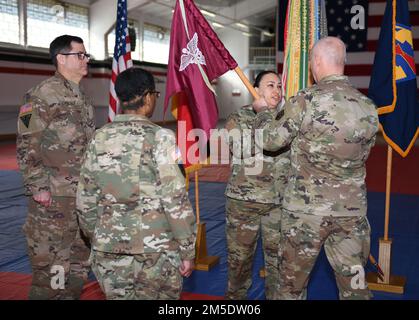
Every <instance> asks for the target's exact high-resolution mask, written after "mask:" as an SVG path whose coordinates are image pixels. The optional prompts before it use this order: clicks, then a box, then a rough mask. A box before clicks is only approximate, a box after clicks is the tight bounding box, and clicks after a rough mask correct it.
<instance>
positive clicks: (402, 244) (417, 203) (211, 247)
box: [0, 171, 419, 300]
mask: <svg viewBox="0 0 419 320" xmlns="http://www.w3.org/2000/svg"><path fill="white" fill-rule="evenodd" d="M225 187H226V184H225V183H217V182H201V183H200V184H199V190H200V201H199V205H200V213H201V217H200V218H201V222H205V224H206V232H207V238H206V239H207V250H208V254H209V255H214V256H219V257H220V262H219V264H217V265H216V266H215V267H214V268H213V269H211V270H210V271H209V272H204V271H195V272H194V273H193V274H192V276H191V277H189V278H187V279H185V281H184V287H183V290H184V291H185V292H192V293H200V294H208V295H214V296H224V293H225V290H226V286H227V252H226V236H225V208H224V207H225V197H224V190H225ZM189 195H190V200H191V203H192V205H193V206H195V189H194V184H193V183H192V184H191V187H190V190H189ZM368 201H369V203H368V204H369V205H368V218H369V221H370V224H371V228H372V236H371V253H372V254H373V255H374V256H375V257H376V258H378V239H379V238H380V237H382V236H383V232H384V201H385V195H384V194H383V193H376V192H370V193H368ZM26 208H27V199H26V197H25V196H24V190H23V187H22V179H21V176H20V174H19V173H18V172H15V171H0V272H18V273H27V274H29V273H31V268H30V264H29V259H28V256H27V254H26V241H25V238H24V235H23V233H22V230H21V229H22V225H23V223H24V221H25V218H26ZM389 232H390V235H389V236H390V237H391V238H393V247H392V274H395V275H403V276H406V277H407V285H406V288H405V294H403V295H398V294H387V293H382V292H373V294H374V299H377V300H381V299H392V300H398V299H419V277H418V276H417V272H418V270H419V256H418V252H419V196H411V195H398V194H396V195H393V196H392V199H391V214H390V230H389ZM262 267H263V256H262V250H261V241H259V242H258V247H257V249H256V259H255V261H254V265H253V284H252V287H251V288H250V289H249V292H248V298H249V299H258V300H260V299H264V298H265V295H264V281H263V279H262V278H260V277H259V270H260V268H262ZM370 270H371V271H373V269H372V268H370ZM367 271H369V270H367ZM308 298H309V299H327V300H330V299H337V298H338V294H337V288H336V284H335V280H334V277H333V271H332V269H331V267H330V265H329V264H328V262H327V258H326V256H325V254H324V251H322V252H321V253H320V256H319V259H318V260H317V262H316V265H315V267H314V269H313V272H312V275H311V280H310V283H309V287H308Z"/></svg>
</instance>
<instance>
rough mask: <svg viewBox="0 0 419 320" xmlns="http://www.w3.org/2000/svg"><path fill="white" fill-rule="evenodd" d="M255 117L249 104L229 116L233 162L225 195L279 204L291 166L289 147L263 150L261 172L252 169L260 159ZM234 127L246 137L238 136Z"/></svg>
mask: <svg viewBox="0 0 419 320" xmlns="http://www.w3.org/2000/svg"><path fill="white" fill-rule="evenodd" d="M270 112H272V114H276V113H277V112H278V111H277V110H276V109H275V110H271V111H270ZM255 118H256V113H255V112H254V110H253V107H252V106H245V107H242V108H240V109H239V110H238V111H236V112H233V113H232V114H231V115H230V116H229V117H228V119H227V122H226V125H225V128H226V129H227V130H228V132H229V137H228V138H229V140H228V142H227V141H226V143H228V145H229V148H230V154H231V156H232V166H231V174H230V178H229V181H228V184H227V188H226V192H225V195H226V196H227V197H229V198H233V199H237V200H244V201H252V202H259V203H277V204H279V203H280V202H281V197H282V194H283V191H284V188H285V185H286V181H287V177H288V170H289V167H290V160H289V153H290V152H289V148H287V147H285V148H283V149H282V150H279V151H277V152H266V151H265V152H262V153H261V154H260V155H261V159H260V162H261V168H260V170H255V171H254V172H257V171H259V172H258V173H257V174H254V173H253V172H252V171H250V170H248V169H249V168H251V167H253V168H255V169H257V167H256V165H255V162H254V161H256V163H257V162H258V161H259V160H258V159H257V157H255V151H254V141H252V139H253V137H254V134H253V133H252V129H253V125H254V121H255ZM233 130H235V131H236V133H237V134H238V137H241V138H243V139H241V140H238V139H237V138H234V135H233ZM251 137H252V139H251ZM246 143H247V144H249V148H248V151H249V152H247V151H246ZM251 149H253V150H252V151H253V152H252V151H251ZM246 153H247V154H246ZM235 162H237V163H235ZM246 168H247V170H246Z"/></svg>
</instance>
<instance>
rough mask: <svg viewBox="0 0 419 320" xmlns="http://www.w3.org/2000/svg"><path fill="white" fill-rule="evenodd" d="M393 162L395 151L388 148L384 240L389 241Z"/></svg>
mask: <svg viewBox="0 0 419 320" xmlns="http://www.w3.org/2000/svg"><path fill="white" fill-rule="evenodd" d="M392 160H393V149H392V148H391V147H390V146H388V147H387V179H386V207H385V220H384V240H386V241H387V240H388V226H389V221H390V194H391V171H392V170H391V167H392Z"/></svg>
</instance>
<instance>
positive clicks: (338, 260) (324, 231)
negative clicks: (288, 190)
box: [278, 210, 371, 300]
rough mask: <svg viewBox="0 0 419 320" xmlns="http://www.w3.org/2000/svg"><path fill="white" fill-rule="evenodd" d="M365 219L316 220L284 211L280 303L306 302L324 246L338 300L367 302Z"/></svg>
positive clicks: (318, 218) (324, 218)
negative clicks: (291, 300) (292, 300)
mask: <svg viewBox="0 0 419 320" xmlns="http://www.w3.org/2000/svg"><path fill="white" fill-rule="evenodd" d="M370 233H371V229H370V225H369V223H368V219H367V217H332V216H315V215H307V214H302V213H295V212H290V211H287V210H283V214H282V221H281V234H282V238H281V244H280V249H281V252H280V255H281V257H280V276H279V297H278V298H279V299H306V288H307V284H308V280H309V276H310V272H311V270H312V269H313V267H314V264H315V262H316V259H317V257H318V254H319V252H320V250H321V248H322V246H323V245H324V248H325V252H326V256H327V259H328V261H329V263H330V265H331V266H332V268H333V270H334V274H335V278H336V283H337V286H338V289H339V298H340V299H359V300H360V299H369V298H370V297H371V293H370V291H369V289H368V286H367V283H366V280H365V277H364V276H365V273H364V272H365V271H364V266H365V264H366V263H367V260H368V255H369V251H370Z"/></svg>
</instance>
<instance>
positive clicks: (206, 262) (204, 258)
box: [195, 170, 220, 271]
mask: <svg viewBox="0 0 419 320" xmlns="http://www.w3.org/2000/svg"><path fill="white" fill-rule="evenodd" d="M195 208H196V224H197V226H198V231H197V235H196V239H197V241H196V252H195V253H196V254H195V270H201V271H209V270H210V269H211V268H212V267H213V266H214V265H216V264H217V263H218V261H220V257H218V256H209V255H208V252H207V237H206V231H205V223H201V218H200V211H199V179H198V170H195Z"/></svg>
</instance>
